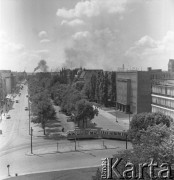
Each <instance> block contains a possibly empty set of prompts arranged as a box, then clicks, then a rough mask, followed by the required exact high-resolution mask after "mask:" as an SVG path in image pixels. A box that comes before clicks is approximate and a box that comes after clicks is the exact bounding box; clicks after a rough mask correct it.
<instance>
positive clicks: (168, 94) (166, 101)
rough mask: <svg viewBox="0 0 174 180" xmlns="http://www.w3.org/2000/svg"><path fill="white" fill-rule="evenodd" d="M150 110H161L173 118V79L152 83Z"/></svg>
mask: <svg viewBox="0 0 174 180" xmlns="http://www.w3.org/2000/svg"><path fill="white" fill-rule="evenodd" d="M151 107H152V112H161V113H163V114H165V115H169V116H171V117H172V118H174V80H161V81H156V82H154V83H153V84H152V104H151Z"/></svg>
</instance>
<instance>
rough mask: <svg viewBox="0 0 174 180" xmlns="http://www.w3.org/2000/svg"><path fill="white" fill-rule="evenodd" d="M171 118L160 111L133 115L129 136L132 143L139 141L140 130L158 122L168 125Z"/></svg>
mask: <svg viewBox="0 0 174 180" xmlns="http://www.w3.org/2000/svg"><path fill="white" fill-rule="evenodd" d="M172 121H173V119H172V118H171V117H170V116H166V115H164V114H162V113H140V114H136V115H134V116H133V118H132V120H131V122H130V130H129V137H130V139H131V141H132V142H133V143H134V144H138V143H140V138H141V135H142V131H141V130H143V129H144V130H146V129H147V128H148V126H154V125H158V124H160V123H162V124H164V125H166V126H167V127H170V124H171V122H172Z"/></svg>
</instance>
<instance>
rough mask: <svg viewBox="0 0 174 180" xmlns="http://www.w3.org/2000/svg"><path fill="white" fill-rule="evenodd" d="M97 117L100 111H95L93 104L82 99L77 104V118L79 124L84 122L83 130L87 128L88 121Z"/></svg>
mask: <svg viewBox="0 0 174 180" xmlns="http://www.w3.org/2000/svg"><path fill="white" fill-rule="evenodd" d="M97 115H98V110H97V109H94V108H93V106H92V104H91V103H90V102H88V101H87V100H85V99H81V100H80V101H78V102H77V104H76V113H75V118H76V120H77V122H81V121H82V122H83V128H86V127H87V121H91V120H92V119H93V118H94V117H95V116H97ZM85 123H86V125H85Z"/></svg>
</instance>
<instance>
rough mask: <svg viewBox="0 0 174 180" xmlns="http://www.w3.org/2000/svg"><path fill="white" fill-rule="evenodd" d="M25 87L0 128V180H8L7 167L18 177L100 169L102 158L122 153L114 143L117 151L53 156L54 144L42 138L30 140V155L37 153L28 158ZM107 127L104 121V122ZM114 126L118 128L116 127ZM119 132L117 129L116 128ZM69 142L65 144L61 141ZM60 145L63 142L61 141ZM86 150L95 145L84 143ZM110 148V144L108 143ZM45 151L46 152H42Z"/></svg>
mask: <svg viewBox="0 0 174 180" xmlns="http://www.w3.org/2000/svg"><path fill="white" fill-rule="evenodd" d="M26 95H27V86H25V87H24V88H23V90H22V91H21V96H20V97H19V96H17V97H16V99H18V100H19V103H14V106H13V109H12V110H11V111H10V112H9V113H8V114H10V116H11V119H5V117H4V119H3V121H2V123H1V128H2V130H3V135H0V179H2V177H7V165H8V164H9V165H10V174H11V175H12V176H14V175H15V173H18V175H22V174H30V173H36V172H45V171H53V170H65V169H73V168H82V167H94V166H100V164H101V158H104V157H109V156H112V155H113V154H115V153H116V152H117V151H118V150H120V149H125V143H124V142H119V141H118V142H117V141H115V142H114V143H116V146H118V147H119V148H116V149H103V150H89V149H88V151H85V150H80V149H79V151H77V152H59V153H57V152H55V151H49V149H50V148H51V149H52V147H53V148H55V147H56V142H57V141H54V140H47V139H44V138H43V137H38V136H35V137H33V147H34V149H33V151H36V150H37V152H38V153H36V154H34V155H31V154H30V136H29V119H28V113H29V112H28V111H25V110H24V109H25V107H26V106H28V99H27V97H26ZM106 124H107V121H106ZM116 125H117V124H116ZM118 128H119V127H118ZM64 141H65V142H68V141H67V140H64ZM62 142H63V141H62ZM85 142H86V145H88V146H91V147H92V146H93V144H96V142H97V141H90V143H89V140H88V141H87V140H86V141H83V143H84V144H85ZM107 143H108V145H109V144H113V141H110V142H109V141H108V142H107ZM45 150H47V151H45Z"/></svg>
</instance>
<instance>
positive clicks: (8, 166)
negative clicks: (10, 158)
mask: <svg viewBox="0 0 174 180" xmlns="http://www.w3.org/2000/svg"><path fill="white" fill-rule="evenodd" d="M7 169H8V176H10V165H9V164H8V165H7Z"/></svg>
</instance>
